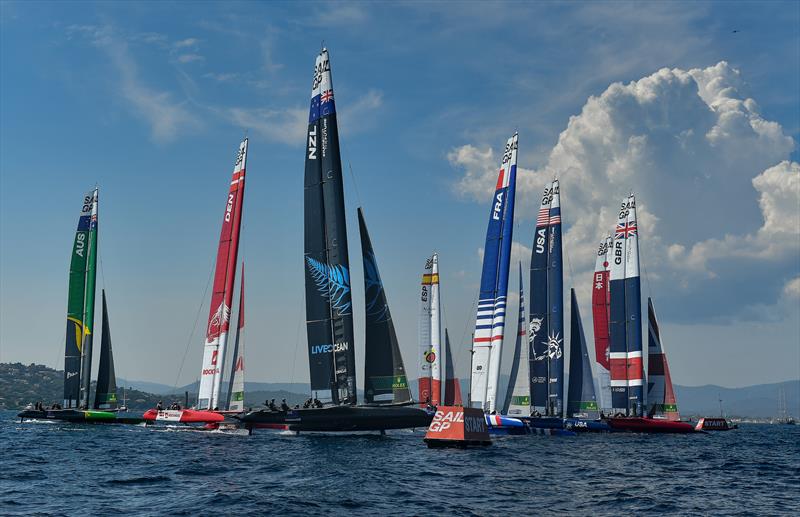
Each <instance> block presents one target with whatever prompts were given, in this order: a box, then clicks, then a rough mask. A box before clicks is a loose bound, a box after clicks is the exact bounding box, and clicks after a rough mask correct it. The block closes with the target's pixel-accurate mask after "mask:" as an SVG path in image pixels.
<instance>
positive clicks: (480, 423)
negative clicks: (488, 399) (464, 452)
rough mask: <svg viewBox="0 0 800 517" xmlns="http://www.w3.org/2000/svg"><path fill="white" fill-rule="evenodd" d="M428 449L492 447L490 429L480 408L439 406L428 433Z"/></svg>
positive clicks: (426, 437) (426, 438)
mask: <svg viewBox="0 0 800 517" xmlns="http://www.w3.org/2000/svg"><path fill="white" fill-rule="evenodd" d="M425 443H426V444H428V447H461V448H464V447H470V446H478V445H480V446H484V445H491V444H492V442H491V440H490V439H489V429H488V427H487V426H486V420H485V419H484V416H483V411H482V410H481V409H479V408H466V407H461V406H439V407H438V408H437V409H436V415H434V417H433V420H432V421H431V424H430V425H429V426H428V432H427V433H426V434H425Z"/></svg>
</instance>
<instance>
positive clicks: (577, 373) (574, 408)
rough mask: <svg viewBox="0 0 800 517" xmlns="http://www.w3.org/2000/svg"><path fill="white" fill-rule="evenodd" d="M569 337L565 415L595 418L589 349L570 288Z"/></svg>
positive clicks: (576, 301) (597, 414)
mask: <svg viewBox="0 0 800 517" xmlns="http://www.w3.org/2000/svg"><path fill="white" fill-rule="evenodd" d="M570 295H571V296H570V298H571V307H570V339H569V344H570V346H569V389H568V396H567V406H568V407H567V416H570V417H580V418H589V419H593V420H594V419H596V418H598V417H599V416H600V415H599V411H598V410H599V408H598V407H597V397H596V396H595V392H594V380H593V379H592V367H591V365H590V364H589V350H588V348H587V346H586V337H585V335H584V333H583V322H581V313H580V310H579V309H578V298H577V297H576V296H575V289H570Z"/></svg>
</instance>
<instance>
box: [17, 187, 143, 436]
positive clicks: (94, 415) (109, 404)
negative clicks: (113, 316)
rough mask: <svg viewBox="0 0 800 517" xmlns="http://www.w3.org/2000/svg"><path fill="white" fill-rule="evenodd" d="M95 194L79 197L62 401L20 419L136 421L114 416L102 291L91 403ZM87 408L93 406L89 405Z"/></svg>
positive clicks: (35, 408)
mask: <svg viewBox="0 0 800 517" xmlns="http://www.w3.org/2000/svg"><path fill="white" fill-rule="evenodd" d="M98 195H99V189H98V188H97V187H95V188H94V189H92V190H90V191H89V192H88V193H87V194H86V195H85V196H84V197H83V204H82V207H81V213H80V216H79V218H78V228H77V230H76V231H75V240H74V241H73V246H72V258H71V261H70V268H69V296H68V301H67V331H66V345H65V350H64V399H63V403H60V404H53V405H52V406H51V407H50V408H45V407H43V406H42V404H41V403H37V404H36V405H35V406H29V407H28V408H26V409H25V410H24V411H22V412H20V413H19V414H18V416H19V417H20V419H23V420H25V419H39V420H41V419H45V420H63V421H69V422H93V423H94V422H127V423H131V422H138V421H141V419H137V418H120V417H118V416H117V414H116V411H117V383H116V376H115V373H114V358H113V355H112V351H111V327H110V325H109V321H108V304H107V301H106V292H105V290H103V291H102V300H103V304H102V306H103V326H102V336H101V340H100V364H99V369H98V373H97V384H96V387H95V397H94V401H93V402H92V401H91V398H90V397H91V385H92V375H91V373H92V372H91V370H92V347H93V341H94V333H93V331H94V306H95V286H96V278H97V248H98V246H97V239H98V217H97V216H98ZM90 407H91V409H90Z"/></svg>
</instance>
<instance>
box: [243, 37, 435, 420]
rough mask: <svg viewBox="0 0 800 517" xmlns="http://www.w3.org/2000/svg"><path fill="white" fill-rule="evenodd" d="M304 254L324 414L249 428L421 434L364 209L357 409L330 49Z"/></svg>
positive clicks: (293, 414) (314, 139)
mask: <svg viewBox="0 0 800 517" xmlns="http://www.w3.org/2000/svg"><path fill="white" fill-rule="evenodd" d="M304 207H305V218H304V220H305V223H304V226H305V230H304V255H303V266H304V269H305V285H306V295H305V301H306V334H307V338H308V361H309V370H310V380H311V391H312V395H313V398H314V399H320V400H323V401H324V405H323V407H315V408H303V409H297V410H291V411H268V410H261V411H254V412H250V413H248V414H246V415H244V416H242V417H241V421H242V422H244V424H245V425H246V426H248V427H251V428H252V427H255V426H258V425H261V424H264V425H274V424H280V423H281V422H283V423H284V424H285V425H286V426H288V428H289V429H290V430H293V431H298V432H300V431H333V432H336V431H372V430H378V431H384V430H386V429H397V428H408V427H424V426H426V425H427V423H428V422H430V419H431V418H432V415H429V414H428V413H426V412H425V411H424V410H422V409H419V408H416V407H411V406H410V404H413V401H412V400H411V394H410V391H409V389H408V380H407V377H406V374H405V368H404V366H403V361H402V357H401V355H400V350H399V346H398V342H397V336H396V335H395V331H394V324H393V322H392V319H391V313H390V312H389V305H388V301H387V298H386V294H385V292H384V288H383V283H382V281H381V278H380V274H379V273H378V264H377V259H376V258H375V253H374V250H373V249H372V243H371V241H370V239H369V235H368V233H367V227H366V222H365V219H364V214H363V212H362V211H361V210H359V212H358V215H359V229H360V233H361V251H362V259H363V261H364V271H365V278H364V284H365V298H366V306H365V321H366V333H365V335H366V342H365V348H366V352H365V372H364V377H365V402H366V404H364V405H358V394H357V390H356V359H355V340H354V334H353V304H352V297H351V287H352V284H351V276H350V259H349V253H348V249H347V243H348V241H347V226H346V220H345V203H344V186H343V181H342V164H341V158H340V152H339V130H338V125H337V121H336V103H335V98H334V91H333V82H332V79H331V66H330V58H329V55H328V50H327V49H324V48H323V49H322V51H321V52H320V53H319V55H318V56H317V59H316V62H315V63H314V74H313V79H312V84H311V107H310V112H309V119H308V131H307V138H306V153H305V181H304Z"/></svg>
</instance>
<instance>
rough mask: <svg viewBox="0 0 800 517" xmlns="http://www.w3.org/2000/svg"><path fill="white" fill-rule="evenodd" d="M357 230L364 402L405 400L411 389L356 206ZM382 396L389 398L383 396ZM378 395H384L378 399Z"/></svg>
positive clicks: (367, 233) (365, 227)
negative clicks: (361, 278)
mask: <svg viewBox="0 0 800 517" xmlns="http://www.w3.org/2000/svg"><path fill="white" fill-rule="evenodd" d="M358 229H359V232H360V233H361V255H362V258H363V260H364V304H365V307H364V309H365V312H366V320H365V323H366V330H365V346H364V348H365V352H364V398H365V400H366V402H367V403H379V402H384V403H392V402H394V403H398V402H409V401H410V400H411V391H410V390H409V389H408V380H407V378H406V369H405V366H404V365H403V357H402V356H401V355H400V345H399V344H398V342H397V334H396V333H395V330H394V323H393V322H392V314H391V312H389V302H388V301H387V300H386V291H385V290H384V288H383V282H382V281H381V275H380V272H379V271H378V261H377V259H376V258H375V252H374V250H373V248H372V241H371V240H370V238H369V232H368V231H367V224H366V222H365V221H364V212H363V211H362V210H361V208H359V209H358ZM386 395H390V397H389V398H388V399H387V398H385V396H386ZM382 396H383V397H384V398H383V399H380V398H379V397H382Z"/></svg>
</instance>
